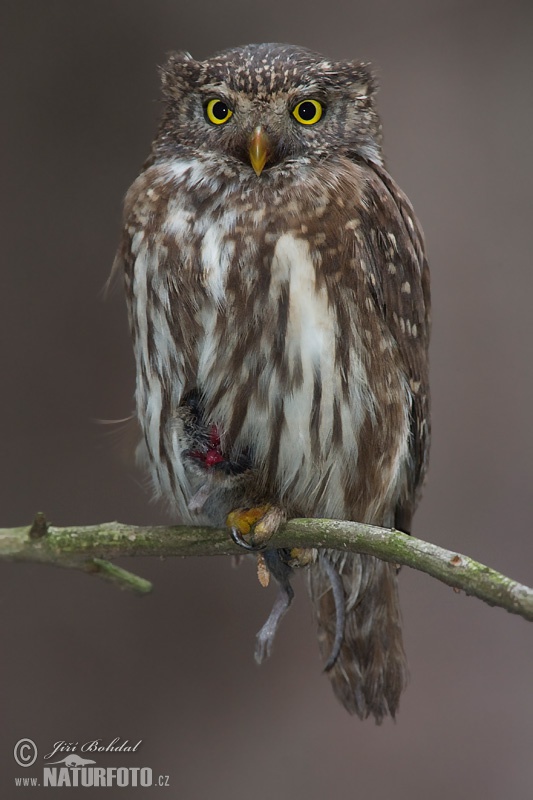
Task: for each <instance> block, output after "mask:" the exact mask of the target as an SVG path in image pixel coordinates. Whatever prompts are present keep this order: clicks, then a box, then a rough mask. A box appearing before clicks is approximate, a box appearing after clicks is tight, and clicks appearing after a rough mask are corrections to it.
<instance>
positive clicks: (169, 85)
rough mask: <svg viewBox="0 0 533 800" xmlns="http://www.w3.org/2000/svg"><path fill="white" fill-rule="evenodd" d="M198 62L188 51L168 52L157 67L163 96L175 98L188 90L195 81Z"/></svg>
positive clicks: (198, 66)
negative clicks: (165, 58) (161, 64)
mask: <svg viewBox="0 0 533 800" xmlns="http://www.w3.org/2000/svg"><path fill="white" fill-rule="evenodd" d="M199 70H200V64H199V63H198V62H197V61H195V60H194V59H193V57H192V56H191V54H190V53H187V52H179V53H169V54H168V56H167V60H166V61H165V63H164V64H163V66H162V67H160V68H159V74H160V76H161V89H162V92H163V97H165V98H166V99H169V100H170V99H175V98H178V97H181V96H182V95H183V94H184V93H185V92H186V91H188V90H190V89H191V88H192V87H193V86H194V84H195V83H196V81H197V78H198V73H199Z"/></svg>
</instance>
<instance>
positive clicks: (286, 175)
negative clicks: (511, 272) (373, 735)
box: [117, 44, 429, 721]
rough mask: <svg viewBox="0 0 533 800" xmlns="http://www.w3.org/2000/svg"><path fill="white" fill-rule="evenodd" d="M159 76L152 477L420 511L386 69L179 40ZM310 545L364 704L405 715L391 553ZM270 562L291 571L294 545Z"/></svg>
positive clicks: (421, 387) (417, 333) (415, 312)
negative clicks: (185, 48) (386, 144)
mask: <svg viewBox="0 0 533 800" xmlns="http://www.w3.org/2000/svg"><path fill="white" fill-rule="evenodd" d="M162 79H163V98H164V109H163V115H162V121H161V124H160V128H159V131H158V134H157V136H156V138H155V140H154V143H153V147H152V153H151V155H150V157H149V159H148V160H147V162H146V164H145V165H144V168H143V171H142V172H141V174H140V176H139V177H138V178H137V180H136V181H135V182H134V183H133V185H132V186H131V188H130V190H129V192H128V194H127V196H126V201H125V214H124V229H123V236H122V242H121V245H120V249H119V253H118V256H117V265H119V266H120V265H123V268H124V272H125V278H126V294H127V299H128V307H129V315H130V324H131V331H132V336H133V342H134V349H135V356H136V364H137V388H136V404H137V414H138V417H139V421H140V424H141V428H142V431H143V443H144V444H143V450H144V454H145V460H146V462H147V465H148V469H149V472H150V474H151V477H152V481H153V485H154V488H155V490H156V492H157V493H158V494H160V495H162V496H163V497H164V498H165V499H166V500H167V501H168V502H169V503H170V505H171V507H172V508H173V509H174V511H175V513H176V514H177V516H178V518H179V519H180V520H181V521H183V522H195V521H198V522H202V523H205V522H207V523H209V524H213V525H221V524H224V522H225V520H226V517H227V515H228V514H229V513H230V512H231V511H234V510H235V509H238V508H243V507H244V508H248V507H257V506H260V507H263V506H264V507H272V508H274V509H279V519H282V518H283V517H285V516H289V517H290V516H301V517H329V518H334V519H351V520H358V521H362V522H369V523H373V524H377V525H384V526H393V525H397V526H399V527H401V528H402V529H403V530H406V531H409V530H410V526H411V519H412V515H413V513H414V510H415V507H416V504H417V501H418V498H419V495H420V489H421V485H422V482H423V479H424V475H425V472H426V468H427V456H428V445H429V406H428V402H429V401H428V363H427V348H428V337H429V278H428V268H427V262H426V259H425V252H424V242H423V236H422V232H421V230H420V227H419V225H418V222H417V220H416V218H415V216H414V213H413V210H412V208H411V205H410V203H409V201H408V199H407V198H406V197H405V195H404V194H403V193H402V192H401V190H400V189H399V188H398V187H397V185H396V184H395V183H394V181H393V180H392V178H391V177H390V176H389V174H388V173H387V172H386V170H385V167H384V165H383V159H382V153H381V127H380V122H379V118H378V116H377V113H376V110H375V86H374V81H373V78H372V76H371V73H370V72H369V70H368V68H367V66H366V65H363V64H359V63H352V62H332V61H328V60H326V59H324V58H322V57H321V56H318V55H316V54H313V53H310V52H309V51H307V50H303V49H300V48H297V47H293V46H289V45H271V44H269V45H251V46H248V47H244V48H237V49H235V50H230V51H226V52H224V53H220V54H218V55H216V56H214V57H213V58H212V59H208V60H206V61H203V62H197V61H194V60H193V59H192V58H191V57H190V56H189V55H187V54H175V55H172V56H171V57H170V58H169V60H168V61H167V63H166V65H165V67H164V68H163V70H162ZM308 98H310V99H311V100H312V101H313V104H312V105H309V106H307V107H302V106H301V105H299V106H298V107H299V109H302V114H301V115H300V116H299V117H298V116H296V117H295V115H294V113H293V112H294V109H295V108H296V106H297V105H298V104H301V103H302V102H305V101H306V99H308ZM213 101H215V102H213ZM217 101H218V102H219V103H220V104H221V105H218V106H217V105H216V102H217ZM209 103H211V105H210V106H209V115H208V114H207V112H206V108H207V104H209ZM317 104H318V106H319V111H320V114H315V110H316V108H317ZM230 112H231V113H230ZM217 114H218V117H219V118H220V120H223V121H222V122H220V123H219V119H218V118H217V116H216V115H217ZM313 114H315V116H316V117H317V118H318V119H317V121H316V124H308V123H307V120H306V119H305V116H307V118H308V119H314V117H313ZM298 119H300V121H298ZM302 120H303V121H302ZM306 560H307V561H309V560H311V563H310V564H309V566H308V567H307V572H308V575H309V587H310V593H311V598H312V601H313V607H314V610H315V616H316V620H317V625H318V636H319V644H320V649H321V651H322V653H323V657H324V661H327V660H328V658H330V656H331V653H332V648H333V649H335V648H336V650H338V653H336V657H335V658H334V659H333V661H334V663H333V664H330V665H329V666H330V667H331V668H330V669H329V672H328V674H329V676H330V678H331V680H332V684H333V688H334V691H335V693H336V694H337V696H338V697H339V699H340V700H341V702H342V703H343V704H344V705H345V707H346V708H347V709H348V710H349V711H350V712H355V713H357V714H359V716H361V717H366V716H368V715H369V714H373V715H374V716H375V718H376V720H378V721H380V720H381V719H382V718H383V716H384V715H386V714H387V713H390V714H391V715H394V714H395V712H396V710H397V707H398V702H399V697H400V694H401V691H402V689H403V687H404V685H405V682H406V663H405V655H404V651H403V645H402V636H401V622H400V611H399V605H398V597H397V585H396V571H395V569H394V567H392V566H391V565H389V564H386V563H384V562H381V561H378V560H376V559H374V558H371V557H369V556H358V555H347V554H342V553H337V552H326V553H325V554H322V555H320V557H319V556H318V555H317V553H316V552H313V553H312V554H311V556H310V559H309V558H308V559H304V560H303V561H302V562H301V563H304V561H306ZM265 563H267V564H268V565H269V567H270V569H271V570H273V571H274V572H273V574H274V575H275V577H277V578H278V580H280V582H281V583H283V581H285V580H286V568H287V569H289V567H288V566H287V565H288V563H289V560H288V557H286V556H283V557H282V556H280V557H279V558H278V560H277V562H276V561H275V559H273V556H269V557H268V558H267V560H266V562H265ZM276 564H277V565H278V566H276ZM283 565H285V566H283ZM276 570H277V573H276ZM332 575H335V576H337V581H336V583H337V590H336V594H335V591H334V585H333V584H335V580H334V581H333V582H332ZM338 576H340V577H338ZM339 594H340V601H339ZM289 600H290V598H289ZM339 602H340V603H341V605H342V609H341V611H342V612H343V613H342V614H339ZM340 620H341V621H340ZM278 621H279V620H278ZM339 626H341V628H340V627H339ZM274 627H275V626H274ZM271 633H272V632H271ZM269 636H270V638H269V639H268V642H266V644H265V643H263V644H265V647H264V650H265V652H266V653H268V652H269V650H270V646H271V638H272V636H273V633H272V636H271V635H270V633H269ZM335 642H337V644H335Z"/></svg>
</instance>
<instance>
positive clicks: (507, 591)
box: [0, 514, 533, 621]
mask: <svg viewBox="0 0 533 800" xmlns="http://www.w3.org/2000/svg"><path fill="white" fill-rule="evenodd" d="M269 546H272V547H277V548H293V547H315V548H330V549H333V550H348V551H352V552H355V553H366V554H367V555H372V556H376V557H377V558H381V559H383V560H384V561H390V562H392V563H393V564H402V565H404V566H407V567H412V568H413V569H418V570H420V571H421V572H425V573H426V574H428V575H431V576H432V577H433V578H437V580H440V581H442V582H443V583H446V584H448V586H452V587H453V588H454V589H457V590H463V591H464V592H466V594H469V595H472V596H474V597H478V598H479V599H480V600H483V601H484V602H485V603H488V604H489V605H492V606H500V607H501V608H504V609H506V610H507V611H509V612H511V613H512V614H519V615H520V616H521V617H524V619H527V620H530V621H533V589H530V588H529V587H527V586H523V585H522V584H519V583H517V582H516V581H513V580H511V579H510V578H507V577H505V575H501V574H500V573H499V572H496V570H493V569H490V567H486V566H484V565H483V564H479V563H478V562H477V561H474V560H473V559H471V558H469V557H468V556H464V555H461V554H460V553H455V552H453V551H451V550H444V549H443V548H442V547H437V545H434V544H430V543H429V542H426V541H423V540H422V539H416V538H415V537H414V536H407V535H406V534H404V533H401V532H400V531H395V530H388V529H386V528H377V527H375V526H373V525H365V524H363V523H359V522H345V521H337V520H324V519H293V520H291V521H290V522H287V523H286V524H285V525H283V526H282V528H280V530H279V531H278V532H277V533H276V534H275V535H274V536H273V537H272V539H271V541H270V542H269ZM242 552H243V551H242V549H241V548H240V547H238V546H237V545H236V544H234V543H233V542H232V540H231V538H230V536H229V534H228V531H227V530H226V529H217V528H208V527H188V526H175V527H163V526H158V527H137V526H134V525H124V524H121V523H119V522H109V523H104V524H102V525H89V526H86V527H67V528H56V527H54V526H52V525H49V524H48V523H47V522H46V520H45V519H44V516H43V515H42V514H38V515H37V517H36V518H35V520H34V522H33V524H32V525H30V526H27V527H21V528H2V529H0V559H8V560H12V561H33V562H38V563H43V564H53V565H55V566H59V567H68V568H74V569H81V570H83V571H84V572H89V573H94V574H96V575H98V576H99V577H102V578H104V579H106V580H110V581H112V582H113V583H115V584H117V585H118V586H120V587H122V588H128V589H132V590H133V591H136V592H140V593H143V594H144V593H146V592H148V591H150V589H151V585H150V583H149V582H148V581H146V580H144V579H143V578H139V577H138V576H136V575H133V574H132V573H130V572H127V571H126V570H124V569H122V568H121V567H117V566H115V565H114V564H111V563H109V561H108V559H110V558H118V557H123V556H159V557H162V556H182V557H183V556H215V555H241V554H242Z"/></svg>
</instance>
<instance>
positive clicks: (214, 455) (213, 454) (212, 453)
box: [205, 450, 224, 467]
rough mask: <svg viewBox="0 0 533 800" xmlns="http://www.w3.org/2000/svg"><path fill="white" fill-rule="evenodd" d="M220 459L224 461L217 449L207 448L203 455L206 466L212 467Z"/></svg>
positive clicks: (218, 462)
mask: <svg viewBox="0 0 533 800" xmlns="http://www.w3.org/2000/svg"><path fill="white" fill-rule="evenodd" d="M221 461H224V458H223V456H222V453H219V452H218V450H208V451H207V453H206V456H205V463H206V466H207V467H213V466H214V465H215V464H220V462H221Z"/></svg>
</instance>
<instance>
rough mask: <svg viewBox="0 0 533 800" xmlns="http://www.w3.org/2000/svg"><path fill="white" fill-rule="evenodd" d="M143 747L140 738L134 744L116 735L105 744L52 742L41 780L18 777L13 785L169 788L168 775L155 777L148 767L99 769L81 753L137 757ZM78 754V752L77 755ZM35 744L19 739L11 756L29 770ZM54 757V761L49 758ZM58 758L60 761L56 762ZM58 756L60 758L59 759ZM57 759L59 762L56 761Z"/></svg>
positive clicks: (101, 742) (99, 742)
mask: <svg viewBox="0 0 533 800" xmlns="http://www.w3.org/2000/svg"><path fill="white" fill-rule="evenodd" d="M141 744H142V739H139V741H138V742H136V743H135V744H130V742H129V740H128V739H121V738H120V737H118V736H116V737H115V738H114V739H112V740H111V741H108V742H107V744H106V743H105V741H104V740H103V739H91V740H89V741H87V742H83V743H82V744H80V743H79V742H72V741H71V742H67V741H65V740H61V741H59V742H55V743H54V745H53V746H52V748H51V750H50V751H49V752H47V753H46V755H45V756H44V757H43V758H44V763H43V765H42V778H41V779H39V777H37V776H35V777H33V776H32V777H18V778H15V786H51V787H54V788H61V787H62V786H68V787H71V786H79V787H85V786H91V787H95V786H119V787H127V788H129V787H132V786H137V787H139V786H141V787H143V788H145V787H147V786H169V785H170V784H169V776H168V775H159V776H157V775H156V776H154V775H153V772H152V769H151V768H150V767H144V766H143V767H130V766H127V767H125V766H120V767H107V766H105V767H101V766H97V764H96V761H94V759H92V758H86V757H85V756H84V755H80V753H87V754H91V755H92V754H96V753H98V754H113V755H115V754H118V755H119V756H120V755H122V756H126V757H127V756H131V755H132V754H134V753H135V754H136V755H137V756H138V753H137V751H138V749H139V747H140V746H141ZM78 751H79V752H78ZM37 755H38V753H37V745H36V744H35V742H34V741H33V740H32V739H19V741H18V742H17V743H16V745H15V746H14V748H13V757H14V759H15V762H16V763H17V764H18V765H19V767H25V768H26V767H31V766H32V765H33V764H35V762H36V760H37ZM54 756H55V757H56V760H55V761H51V760H50V759H51V758H54ZM58 756H59V759H58ZM61 756H63V757H62V758H61ZM57 759H58V760H57ZM26 774H27V773H26Z"/></svg>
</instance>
